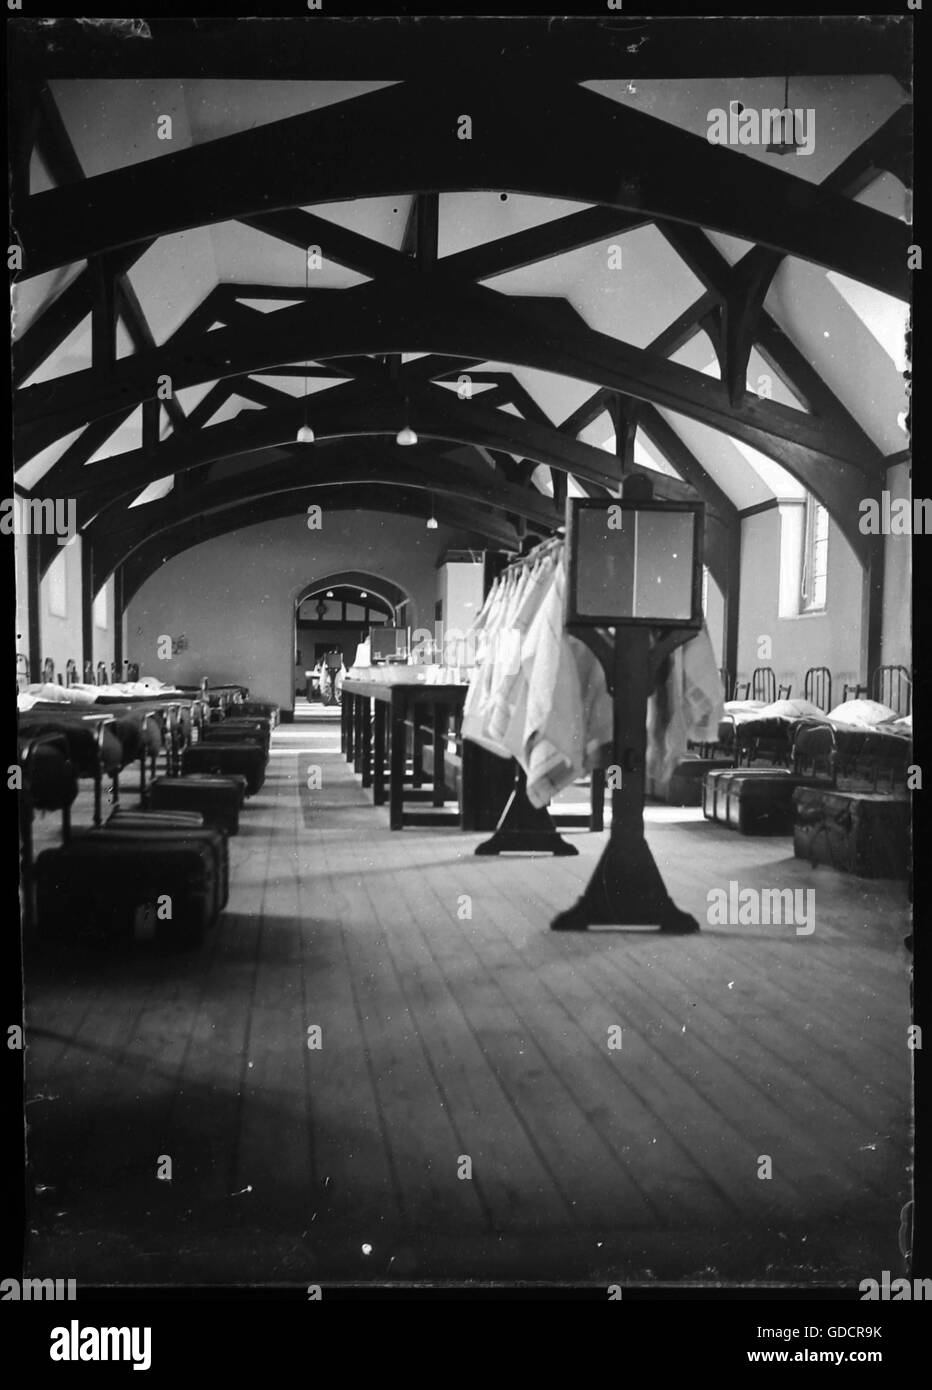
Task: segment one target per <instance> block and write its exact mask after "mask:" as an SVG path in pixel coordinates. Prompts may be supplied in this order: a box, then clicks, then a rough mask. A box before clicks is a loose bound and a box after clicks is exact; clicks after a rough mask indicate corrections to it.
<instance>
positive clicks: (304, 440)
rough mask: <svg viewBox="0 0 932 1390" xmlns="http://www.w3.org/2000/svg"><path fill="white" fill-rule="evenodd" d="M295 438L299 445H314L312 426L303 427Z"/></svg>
mask: <svg viewBox="0 0 932 1390" xmlns="http://www.w3.org/2000/svg"><path fill="white" fill-rule="evenodd" d="M295 438H296V439H297V441H298V443H299V444H313V443H314V431H313V430H312V429H311V427H310V425H302V426H301V428H300V429H299V430H298V433H297V434H296V435H295Z"/></svg>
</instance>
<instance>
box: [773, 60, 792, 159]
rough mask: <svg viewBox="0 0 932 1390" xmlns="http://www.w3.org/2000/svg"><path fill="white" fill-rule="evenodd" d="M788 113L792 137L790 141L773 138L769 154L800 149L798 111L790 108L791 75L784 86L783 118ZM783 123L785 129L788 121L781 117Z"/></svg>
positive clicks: (781, 113) (789, 152)
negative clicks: (797, 134) (797, 124)
mask: <svg viewBox="0 0 932 1390" xmlns="http://www.w3.org/2000/svg"><path fill="white" fill-rule="evenodd" d="M787 115H788V116H789V120H790V139H789V140H788V141H784V140H771V142H770V144H769V145H768V146H767V153H768V154H795V153H796V151H797V150H798V149H799V146H798V144H797V143H796V113H795V112H794V111H791V110H790V79H789V77H787V79H786V82H785V85H784V88H783V110H782V111H781V112H780V116H781V118H782V117H784V116H787ZM781 124H782V125H783V128H784V130H785V129H786V122H785V121H784V120H782V119H781Z"/></svg>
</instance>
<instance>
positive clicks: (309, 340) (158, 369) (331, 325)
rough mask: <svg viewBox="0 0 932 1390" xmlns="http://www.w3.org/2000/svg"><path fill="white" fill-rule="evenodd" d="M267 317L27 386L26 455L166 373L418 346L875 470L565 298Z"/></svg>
mask: <svg viewBox="0 0 932 1390" xmlns="http://www.w3.org/2000/svg"><path fill="white" fill-rule="evenodd" d="M334 296H339V299H338V300H337V299H335V298H334ZM263 318H264V322H262V323H257V324H256V327H255V330H254V331H253V332H252V333H251V334H250V335H248V337H247V336H246V335H243V334H242V333H241V332H240V331H238V330H234V329H217V330H214V331H213V332H210V333H208V334H204V335H202V336H201V337H200V338H199V339H196V340H190V341H187V342H186V343H185V345H184V350H183V351H182V350H180V349H177V350H174V351H173V350H171V349H168V350H166V349H161V350H158V351H154V352H148V353H144V354H138V355H137V356H136V357H133V358H130V359H126V360H122V361H120V362H118V363H117V364H116V366H115V368H114V369H113V371H111V372H108V373H99V372H95V371H93V370H91V371H89V372H88V371H84V372H75V373H72V374H71V375H69V376H68V377H66V378H63V379H61V380H59V381H56V382H54V383H49V384H46V383H42V384H39V385H37V386H32V387H28V388H26V389H25V390H23V391H21V392H20V393H19V400H18V404H19V412H18V423H19V425H20V430H21V434H20V439H21V448H22V452H23V454H24V455H25V456H27V457H29V456H31V455H32V454H34V453H36V452H38V450H39V449H41V448H43V447H45V446H46V445H47V444H49V443H51V442H52V440H53V439H55V438H56V437H59V436H60V435H62V434H64V433H67V432H68V431H69V430H71V429H74V428H75V427H76V426H78V425H80V424H82V423H85V422H87V421H88V420H91V419H94V418H96V417H98V416H100V415H103V414H107V413H109V412H115V411H117V410H119V409H121V408H123V409H125V408H126V407H127V406H129V405H130V404H138V403H140V402H141V401H142V400H144V399H145V398H146V397H147V396H149V395H151V394H153V386H154V383H155V382H156V380H157V379H158V377H159V376H161V375H168V376H169V377H170V378H171V380H172V383H173V387H174V390H175V392H177V391H178V390H179V389H181V388H183V387H185V386H190V385H194V384H196V383H198V382H201V381H207V380H212V379H215V378H216V377H217V376H233V375H244V374H248V373H251V372H253V371H255V370H257V369H261V368H263V367H268V366H271V365H273V364H274V363H276V362H282V361H295V360H296V359H298V358H299V357H305V356H306V357H307V358H308V360H314V361H319V360H321V359H330V358H334V357H336V358H339V357H341V356H355V355H358V354H359V353H370V354H372V353H393V352H394V353H398V352H402V351H416V350H421V351H427V352H437V351H439V352H441V353H444V352H447V353H449V354H451V355H457V354H462V353H463V352H464V351H465V352H466V353H468V354H469V355H470V356H472V357H474V358H477V359H480V360H485V361H488V360H505V361H509V362H512V363H515V364H521V365H524V366H527V367H536V368H538V369H540V370H542V371H549V372H553V373H555V374H557V375H562V376H569V377H573V378H575V379H577V380H581V381H588V382H591V383H592V384H593V385H602V386H608V387H610V388H611V389H612V390H615V391H619V392H621V393H622V394H624V395H628V396H632V397H633V398H635V399H637V400H647V401H653V403H654V404H656V405H662V406H666V407H668V408H669V409H671V410H675V411H679V412H681V413H682V414H685V415H688V416H691V417H693V418H695V419H698V420H700V421H701V422H702V423H704V424H708V425H711V426H712V427H713V428H715V429H719V430H724V431H725V432H726V433H729V434H732V435H734V436H735V437H736V438H741V439H743V440H744V441H745V442H746V443H749V444H751V445H752V446H754V447H756V448H758V449H760V450H761V452H763V453H767V454H769V455H770V456H771V457H773V458H775V460H776V461H777V462H779V463H781V464H783V466H785V467H789V468H793V467H796V466H798V465H799V464H800V463H803V464H805V463H807V462H813V463H814V462H817V461H820V460H823V459H831V460H835V461H837V462H841V463H847V464H850V463H855V464H857V465H858V466H860V467H863V468H865V469H869V468H870V467H872V466H873V457H872V456H871V457H870V458H865V457H864V456H863V455H860V456H859V455H858V454H856V453H854V452H853V451H852V450H851V448H850V447H848V441H846V440H839V438H838V432H837V430H834V429H831V430H830V429H828V428H826V427H825V425H824V422H822V421H821V420H820V419H818V418H817V417H815V416H811V415H806V414H804V413H803V412H801V411H798V410H793V409H790V408H788V407H785V406H782V405H778V404H777V403H775V402H773V401H761V400H758V399H757V398H752V399H749V400H746V401H745V402H744V403H743V404H742V406H741V407H740V408H735V407H733V406H731V405H730V403H729V402H728V400H727V397H726V394H725V391H724V389H723V387H722V384H721V383H720V382H718V381H714V380H712V379H710V378H709V377H707V376H705V375H704V374H703V373H701V372H695V371H692V370H690V369H689V368H686V367H681V366H679V365H677V364H675V363H672V362H669V361H668V360H666V359H660V358H658V357H657V356H656V355H654V354H651V353H649V352H645V351H643V350H642V349H639V348H634V347H631V346H629V345H628V344H624V343H619V342H618V341H617V340H616V339H614V338H611V337H609V336H608V335H606V334H602V333H596V332H594V331H593V330H592V329H590V328H588V326H587V325H586V324H585V323H584V321H583V320H582V319H581V318H580V317H579V315H578V314H577V313H576V312H575V310H573V309H572V307H571V306H570V305H569V304H568V303H567V302H566V301H564V300H540V299H531V298H522V299H509V298H508V297H506V296H504V295H499V294H496V293H495V292H494V291H492V290H488V289H484V288H482V287H481V286H470V287H461V286H459V285H458V284H456V285H450V284H449V283H448V282H446V281H445V280H444V279H443V277H442V276H439V277H437V279H436V280H435V279H434V278H433V277H428V276H417V277H416V278H415V279H414V280H412V279H411V278H410V277H406V278H405V279H404V280H403V281H402V282H401V283H397V282H396V283H393V284H392V285H390V286H384V287H383V286H382V285H379V284H376V285H363V286H360V287H359V288H357V289H355V290H341V291H329V290H318V291H315V292H314V293H313V295H311V296H310V297H309V298H308V300H307V301H305V302H304V303H303V304H297V305H294V306H293V307H289V308H284V309H280V310H279V311H277V312H276V313H274V314H266V315H264V316H263Z"/></svg>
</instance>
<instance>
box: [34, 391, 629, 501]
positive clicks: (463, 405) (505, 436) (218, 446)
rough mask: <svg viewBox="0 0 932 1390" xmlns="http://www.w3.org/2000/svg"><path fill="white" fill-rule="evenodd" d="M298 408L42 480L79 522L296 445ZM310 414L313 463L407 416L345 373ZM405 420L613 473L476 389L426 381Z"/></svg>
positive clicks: (253, 415) (590, 475) (241, 418)
mask: <svg viewBox="0 0 932 1390" xmlns="http://www.w3.org/2000/svg"><path fill="white" fill-rule="evenodd" d="M304 410H305V406H304V401H303V399H302V400H294V399H293V398H289V400H288V402H287V404H285V405H275V406H273V407H270V408H268V409H265V410H262V411H243V412H241V414H240V415H238V416H236V417H235V418H234V419H233V420H228V421H225V422H224V423H223V424H220V425H211V426H206V427H205V428H203V429H202V430H200V431H199V432H198V433H197V434H196V435H195V436H194V437H193V438H192V439H177V438H169V439H166V440H164V441H163V442H162V443H161V444H159V445H157V446H156V447H155V448H154V449H152V450H146V449H135V450H132V451H130V452H127V453H123V454H116V455H114V456H113V457H111V458H108V459H102V460H101V461H100V462H98V463H94V464H91V465H90V466H84V465H82V466H80V467H75V468H72V469H69V470H67V471H63V472H61V473H55V472H54V470H50V474H51V476H49V475H46V477H45V478H43V480H42V486H43V488H44V489H45V490H46V491H47V490H48V489H49V488H50V487H51V488H52V489H53V490H55V491H56V492H57V493H58V494H59V495H62V496H74V497H76V498H77V499H78V500H79V521H80V522H81V524H84V523H85V522H86V521H87V520H88V519H89V518H90V516H92V515H94V514H96V512H97V511H100V510H101V509H102V508H103V507H105V506H108V505H109V503H110V502H112V501H116V500H117V499H119V498H132V497H134V496H136V495H138V493H140V492H141V491H142V490H143V488H145V487H147V486H148V485H149V483H151V482H154V481H156V480H157V479H159V478H163V477H167V476H168V475H169V474H175V475H177V474H180V473H184V472H188V471H190V470H191V469H194V468H200V467H202V466H203V465H204V464H208V463H213V462H216V461H218V460H221V459H227V458H237V457H242V456H244V455H249V454H253V453H257V452H260V451H265V450H268V449H272V448H276V447H279V446H284V445H290V444H293V443H294V441H295V435H296V433H297V430H298V429H299V427H300V426H301V425H302V423H303V421H304ZM307 418H308V419H309V421H310V423H311V425H312V426H313V429H314V433H315V435H316V437H317V442H316V443H315V444H314V445H312V446H306V447H305V450H304V452H303V455H302V457H303V458H304V459H306V461H307V463H308V464H309V465H310V466H313V465H314V461H315V459H316V458H317V457H319V456H320V454H321V453H322V452H325V450H324V448H323V446H325V445H326V444H328V443H330V442H332V441H335V440H340V439H348V438H362V437H372V436H388V437H392V436H394V435H396V434H397V433H398V431H399V430H400V428H401V426H402V425H403V424H404V423H405V405H404V402H403V401H402V399H401V398H400V396H399V395H398V394H397V393H395V392H389V391H385V390H380V389H379V388H372V387H369V386H366V385H363V386H358V385H357V384H356V383H353V382H351V383H348V384H346V385H343V386H338V387H334V388H333V389H332V390H331V391H322V392H319V393H317V394H316V395H312V396H310V397H308V402H307ZM407 420H408V423H409V424H410V425H411V426H412V428H413V429H414V430H415V432H416V433H417V435H418V436H419V437H420V438H423V439H429V440H442V441H445V442H447V443H451V444H468V445H471V446H473V447H475V448H480V447H481V448H489V449H500V450H502V451H504V452H506V453H510V454H520V455H522V457H525V458H529V459H533V460H534V461H535V462H536V463H542V464H545V465H547V466H551V467H555V468H558V469H561V470H562V471H563V472H567V473H575V474H577V475H578V476H580V477H585V478H587V479H588V480H589V481H591V482H597V483H606V484H608V485H611V483H612V482H613V481H615V478H614V476H613V469H612V468H611V465H610V461H609V459H608V458H607V456H606V454H605V451H604V450H603V449H596V448H593V447H592V446H591V445H589V444H583V443H580V442H579V441H578V440H576V439H573V438H571V437H569V436H567V435H565V434H562V433H561V432H560V431H559V430H557V429H555V428H554V427H553V426H549V427H548V426H544V425H538V424H535V423H534V422H533V421H529V420H524V419H521V418H520V417H519V416H516V415H512V414H511V413H510V412H508V411H503V410H496V409H495V408H494V407H493V406H487V405H484V404H483V402H482V398H481V396H477V397H474V398H473V399H472V400H469V401H461V400H459V399H458V398H457V397H456V395H454V393H453V392H451V391H446V390H444V389H443V388H442V387H428V388H427V389H422V390H420V391H418V392H417V393H415V394H412V395H409V397H408V402H407ZM401 456H402V457H404V451H402V452H401ZM297 462H298V460H297V459H296V464H297Z"/></svg>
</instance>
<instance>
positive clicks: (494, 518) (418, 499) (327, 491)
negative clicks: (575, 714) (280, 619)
mask: <svg viewBox="0 0 932 1390" xmlns="http://www.w3.org/2000/svg"><path fill="white" fill-rule="evenodd" d="M312 503H314V504H316V505H318V506H321V507H323V508H324V510H325V511H327V510H329V511H334V512H336V511H360V510H362V511H371V512H387V513H390V514H392V515H396V516H398V515H402V516H414V517H423V518H424V519H425V520H426V518H427V517H429V516H430V515H431V498H430V497H429V495H428V494H427V493H426V492H423V491H411V490H410V489H406V488H400V487H378V488H372V489H371V490H370V491H369V492H367V494H366V498H365V504H364V506H362V507H360V499H359V497H358V494H356V493H354V492H353V490H352V489H351V488H346V487H334V486H330V487H313V486H312V487H297V488H295V489H294V491H293V492H291V493H280V494H278V495H276V496H272V497H268V498H266V499H264V500H263V501H261V502H257V501H255V500H254V499H251V498H247V499H246V500H245V501H241V502H239V503H237V504H235V505H234V506H231V507H229V508H227V509H225V510H224V511H221V512H216V513H214V514H212V515H211V516H209V517H204V516H200V515H198V516H193V517H189V518H188V520H187V521H185V522H182V523H180V524H179V525H178V526H176V527H175V528H174V529H173V530H171V531H167V532H165V533H164V534H163V535H161V536H159V537H157V538H156V539H155V540H150V541H148V542H146V543H145V544H144V545H143V546H141V547H140V548H139V549H138V550H136V551H135V552H134V553H133V555H132V556H131V557H130V558H129V559H128V560H127V561H126V563H125V564H124V565H123V566H122V573H123V586H124V589H123V592H124V604H126V603H129V601H130V600H131V599H132V598H133V596H134V595H135V594H136V593H137V592H138V590H139V588H140V587H141V586H142V584H144V583H145V581H146V579H148V578H149V576H150V575H151V574H154V573H155V571H156V570H157V569H159V568H160V567H161V565H163V564H164V563H165V561H166V560H169V559H171V558H172V557H173V556H174V555H178V554H180V552H181V551H183V550H189V549H190V548H191V547H192V546H195V545H200V544H201V543H202V542H203V541H206V540H212V539H213V538H214V537H215V536H222V535H226V534H227V533H229V532H231V531H239V530H243V529H246V528H247V527H249V526H252V525H256V524H259V523H261V522H263V521H271V520H274V519H276V518H279V517H284V516H294V515H300V514H301V513H305V512H306V508H307V507H308V506H309V505H311V504H312ZM433 515H434V517H435V518H436V520H437V521H438V522H440V523H441V524H442V525H444V526H449V527H450V528H452V529H454V530H460V531H468V532H471V533H472V534H473V535H475V536H476V537H477V538H482V539H484V540H485V541H487V542H488V543H489V544H490V545H493V546H495V547H497V548H500V549H512V550H516V549H517V548H518V545H517V533H516V531H515V528H514V526H513V525H511V524H509V523H508V522H507V521H504V520H502V519H501V518H500V517H499V516H498V515H497V514H496V513H494V512H491V511H490V512H483V511H480V510H478V509H476V508H470V507H466V506H463V505H459V506H456V507H454V506H452V505H449V504H447V503H446V501H445V500H444V499H443V498H442V497H441V496H437V497H435V498H434V499H433ZM308 535H309V536H311V537H312V536H313V533H312V532H311V531H309V532H308ZM94 558H95V562H96V563H97V569H96V570H95V574H94V586H95V590H99V589H100V588H101V587H102V586H103V585H104V584H105V583H106V581H107V579H108V578H109V577H110V574H111V573H112V572H113V569H114V568H115V565H114V564H113V562H112V560H110V559H106V560H105V558H104V557H103V556H100V557H99V558H98V556H97V555H95V557H94ZM117 563H118V562H117Z"/></svg>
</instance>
